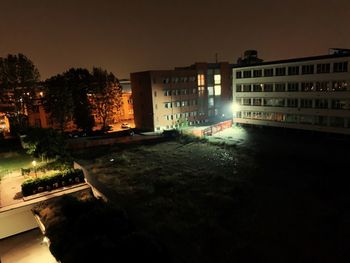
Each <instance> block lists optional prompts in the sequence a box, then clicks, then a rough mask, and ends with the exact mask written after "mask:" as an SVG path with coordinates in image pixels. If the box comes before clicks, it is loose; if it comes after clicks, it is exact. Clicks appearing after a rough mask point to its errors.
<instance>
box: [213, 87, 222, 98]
mask: <svg viewBox="0 0 350 263" xmlns="http://www.w3.org/2000/svg"><path fill="white" fill-rule="evenodd" d="M214 89H215V96H220V95H221V85H215V86H214Z"/></svg>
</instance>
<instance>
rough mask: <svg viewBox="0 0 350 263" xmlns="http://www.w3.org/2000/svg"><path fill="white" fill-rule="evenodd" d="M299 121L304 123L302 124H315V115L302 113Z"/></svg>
mask: <svg viewBox="0 0 350 263" xmlns="http://www.w3.org/2000/svg"><path fill="white" fill-rule="evenodd" d="M299 122H300V123H302V124H313V122H314V116H310V115H300V116H299Z"/></svg>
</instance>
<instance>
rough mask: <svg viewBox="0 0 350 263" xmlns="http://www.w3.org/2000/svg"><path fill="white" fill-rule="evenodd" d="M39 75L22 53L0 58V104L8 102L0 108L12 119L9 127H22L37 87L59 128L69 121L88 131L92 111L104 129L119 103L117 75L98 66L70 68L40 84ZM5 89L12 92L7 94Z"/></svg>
mask: <svg viewBox="0 0 350 263" xmlns="http://www.w3.org/2000/svg"><path fill="white" fill-rule="evenodd" d="M39 79H40V74H39V71H38V69H37V68H36V67H35V65H34V63H33V62H32V61H31V60H30V59H28V58H27V57H26V56H25V55H23V54H18V55H8V56H7V57H6V58H0V104H1V103H2V104H3V105H5V104H6V105H11V107H10V108H6V109H1V108H0V111H5V112H7V113H8V115H9V116H10V117H11V119H12V120H13V121H12V127H11V129H14V128H15V130H16V131H22V130H24V129H25V128H26V124H27V118H26V116H27V114H28V111H30V110H31V109H32V107H33V102H34V99H35V98H37V97H38V94H36V93H38V91H39V90H43V96H42V97H41V98H40V99H41V102H42V103H43V105H44V107H45V110H46V111H47V112H48V113H49V117H50V118H51V120H52V121H53V122H55V123H58V124H59V127H60V129H61V130H62V131H63V130H64V129H65V127H66V125H67V123H68V122H69V121H73V122H74V123H75V124H76V126H77V127H78V128H79V129H82V130H84V131H91V130H92V128H93V127H94V125H95V123H94V117H93V113H95V115H96V117H98V118H99V119H100V120H101V122H102V129H107V127H108V120H109V119H110V118H111V116H112V114H113V110H118V109H119V108H120V106H121V101H122V100H121V86H120V84H119V81H118V79H117V78H116V77H115V76H114V75H113V74H112V73H109V72H107V71H106V70H104V69H101V68H93V70H92V72H90V71H89V70H87V69H83V68H71V69H69V70H68V71H66V72H64V73H62V74H58V75H55V76H53V77H51V78H49V79H47V80H46V81H45V82H43V84H40V85H39ZM42 85H43V87H42ZM9 90H10V91H11V92H12V93H13V95H9V94H10V93H11V92H10V93H9V92H8V91H9Z"/></svg>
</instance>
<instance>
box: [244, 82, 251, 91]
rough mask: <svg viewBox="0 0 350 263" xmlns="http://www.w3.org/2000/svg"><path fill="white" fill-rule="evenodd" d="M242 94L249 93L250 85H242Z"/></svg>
mask: <svg viewBox="0 0 350 263" xmlns="http://www.w3.org/2000/svg"><path fill="white" fill-rule="evenodd" d="M243 92H250V84H245V85H243Z"/></svg>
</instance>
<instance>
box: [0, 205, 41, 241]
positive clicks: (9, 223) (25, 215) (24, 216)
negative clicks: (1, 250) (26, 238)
mask: <svg viewBox="0 0 350 263" xmlns="http://www.w3.org/2000/svg"><path fill="white" fill-rule="evenodd" d="M33 206H34V205H28V206H22V207H20V208H16V209H11V210H7V211H3V212H1V213H0V239H3V238H5V237H9V236H13V235H16V234H18V233H22V232H24V231H28V230H31V229H34V228H37V227H38V224H37V222H36V220H35V218H34V216H33V213H32V211H31V209H32V208H33Z"/></svg>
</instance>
